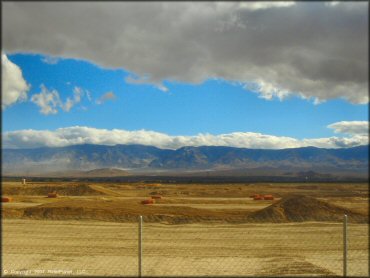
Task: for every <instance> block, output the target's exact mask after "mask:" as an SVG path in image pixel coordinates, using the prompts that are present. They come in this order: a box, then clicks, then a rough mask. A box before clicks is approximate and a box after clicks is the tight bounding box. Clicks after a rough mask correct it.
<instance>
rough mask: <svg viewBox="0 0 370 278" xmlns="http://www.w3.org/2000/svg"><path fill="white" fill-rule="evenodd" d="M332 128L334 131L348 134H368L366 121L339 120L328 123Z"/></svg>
mask: <svg viewBox="0 0 370 278" xmlns="http://www.w3.org/2000/svg"><path fill="white" fill-rule="evenodd" d="M328 127H329V128H332V129H334V132H335V133H345V134H350V135H367V134H369V122H368V121H341V122H337V123H333V124H330V125H328Z"/></svg>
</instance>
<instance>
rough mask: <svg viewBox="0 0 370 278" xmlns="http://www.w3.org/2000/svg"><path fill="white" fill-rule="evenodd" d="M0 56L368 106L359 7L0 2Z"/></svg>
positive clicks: (363, 11)
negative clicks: (36, 56)
mask: <svg viewBox="0 0 370 278" xmlns="http://www.w3.org/2000/svg"><path fill="white" fill-rule="evenodd" d="M3 48H4V50H5V51H7V52H9V53H14V52H26V53H27V52H28V53H43V54H45V55H50V56H53V57H69V58H77V59H83V60H88V61H92V62H94V63H96V64H98V65H101V66H103V67H107V68H124V69H126V70H128V71H130V72H132V73H133V74H134V75H135V76H139V78H136V79H132V78H131V79H130V78H129V79H128V81H129V82H130V81H131V82H136V83H143V82H145V83H152V84H154V85H155V86H157V87H158V88H162V89H163V90H166V88H165V87H164V86H163V85H162V82H163V81H164V80H167V81H181V82H190V83H200V82H202V81H204V80H206V79H208V78H222V79H225V80H231V81H240V82H245V83H246V84H247V83H248V84H253V86H254V88H255V90H256V92H257V93H258V94H260V95H261V97H263V98H265V99H274V98H280V99H284V98H286V97H288V96H290V95H298V96H300V97H302V98H306V99H314V100H315V101H316V103H318V102H321V101H325V100H329V99H334V98H344V99H346V100H348V101H350V102H352V103H356V104H366V103H368V100H369V98H368V3H367V2H357V3H356V2H339V3H335V5H334V4H330V3H325V2H297V3H294V2H228V3H226V2H178V3H174V2H151V3H148V2H145V3H144V2H142V3H134V2H122V3H120V2H109V3H101V2H91V3H80V2H73V3H66V2H42V3H37V2H30V3H27V2H19V3H16V2H5V3H3Z"/></svg>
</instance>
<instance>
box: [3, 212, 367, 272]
mask: <svg viewBox="0 0 370 278" xmlns="http://www.w3.org/2000/svg"><path fill="white" fill-rule="evenodd" d="M2 221H3V222H2V224H3V225H2V228H3V231H2V245H3V246H2V252H3V254H2V263H3V265H2V270H3V273H2V274H3V275H6V274H8V275H9V274H13V275H17V276H26V275H35V276H40V275H49V276H51V275H54V276H55V275H63V276H70V275H81V276H83V275H87V276H92V275H107V276H120V275H123V276H135V275H137V273H138V260H137V252H138V225H137V224H136V223H114V222H100V221H53V220H28V219H27V220H26V219H3V220H2ZM367 235H368V226H367V225H361V224H350V225H349V260H348V274H349V275H359V276H368V275H369V273H368V269H369V268H368V261H369V260H368V259H369V258H368V253H369V250H368V237H367ZM142 267H143V275H144V276H145V275H146V276H175V275H179V276H191V275H194V276H203V275H213V276H214V275H243V276H245V275H252V276H266V275H272V276H282V275H290V276H292V275H293V276H299V275H320V276H322V275H341V274H342V225H341V224H340V223H324V222H320V223H319V222H305V223H290V224H268V223H267V224H201V223H200V224H187V225H165V224H159V223H158V224H148V223H144V225H143V264H142Z"/></svg>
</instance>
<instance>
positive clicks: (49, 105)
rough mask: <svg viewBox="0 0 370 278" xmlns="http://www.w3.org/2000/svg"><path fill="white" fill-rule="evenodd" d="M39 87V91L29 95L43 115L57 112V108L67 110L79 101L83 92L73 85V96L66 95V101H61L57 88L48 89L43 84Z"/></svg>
mask: <svg viewBox="0 0 370 278" xmlns="http://www.w3.org/2000/svg"><path fill="white" fill-rule="evenodd" d="M40 88H41V92H40V93H38V94H34V95H33V96H32V97H31V101H32V102H33V103H35V104H36V105H37V106H39V107H40V113H42V114H44V115H49V114H57V113H58V109H57V108H61V109H62V110H63V111H65V112H69V111H70V110H71V108H72V107H73V106H74V105H76V104H77V103H79V102H80V101H81V97H82V96H83V94H84V90H83V89H82V88H80V87H74V89H73V98H70V97H67V99H66V101H65V102H64V103H63V101H62V100H61V99H60V96H59V92H58V91H57V90H55V89H53V90H49V89H48V88H46V87H45V85H44V84H41V86H40Z"/></svg>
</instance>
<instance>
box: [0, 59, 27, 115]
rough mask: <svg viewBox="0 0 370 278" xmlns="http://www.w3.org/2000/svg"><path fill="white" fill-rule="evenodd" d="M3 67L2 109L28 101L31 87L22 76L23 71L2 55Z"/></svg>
mask: <svg viewBox="0 0 370 278" xmlns="http://www.w3.org/2000/svg"><path fill="white" fill-rule="evenodd" d="M1 66H2V95H1V108H2V109H3V110H4V109H5V108H7V107H8V106H10V105H12V104H14V103H16V102H20V101H24V100H26V99H27V92H28V90H29V89H30V85H28V84H27V82H26V80H24V78H23V75H22V70H21V69H20V68H19V67H18V66H17V65H16V64H14V63H12V62H11V61H10V60H9V59H8V57H7V56H6V55H5V54H2V55H1Z"/></svg>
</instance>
